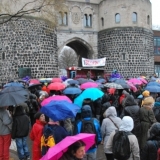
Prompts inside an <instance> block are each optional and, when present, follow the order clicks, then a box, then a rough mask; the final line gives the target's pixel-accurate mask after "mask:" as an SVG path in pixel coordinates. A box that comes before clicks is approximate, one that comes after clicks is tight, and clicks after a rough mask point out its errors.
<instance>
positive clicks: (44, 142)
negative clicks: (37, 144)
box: [41, 125, 56, 155]
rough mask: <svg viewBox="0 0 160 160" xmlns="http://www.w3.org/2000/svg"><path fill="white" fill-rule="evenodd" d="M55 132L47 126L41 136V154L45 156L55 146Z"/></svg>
mask: <svg viewBox="0 0 160 160" xmlns="http://www.w3.org/2000/svg"><path fill="white" fill-rule="evenodd" d="M55 144H56V143H55V139H54V130H53V129H52V128H51V126H49V125H46V126H45V127H44V129H43V134H42V136H41V153H42V155H45V154H46V153H47V151H48V149H49V148H50V147H53V146H54V145H55Z"/></svg>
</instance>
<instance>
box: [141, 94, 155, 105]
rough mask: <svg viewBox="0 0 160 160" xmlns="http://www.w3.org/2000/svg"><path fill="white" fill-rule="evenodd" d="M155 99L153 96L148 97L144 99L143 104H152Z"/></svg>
mask: <svg viewBox="0 0 160 160" xmlns="http://www.w3.org/2000/svg"><path fill="white" fill-rule="evenodd" d="M154 102H155V101H154V99H153V97H151V96H150V97H146V98H145V99H144V100H143V105H150V104H153V103H154Z"/></svg>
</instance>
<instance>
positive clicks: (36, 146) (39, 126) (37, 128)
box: [29, 112, 46, 160]
mask: <svg viewBox="0 0 160 160" xmlns="http://www.w3.org/2000/svg"><path fill="white" fill-rule="evenodd" d="M34 118H35V119H36V123H34V125H33V127H32V129H31V132H30V135H29V136H30V139H31V140H32V141H33V147H32V160H40V159H41V157H42V154H41V149H40V147H41V136H42V133H43V128H44V126H45V124H46V121H45V115H44V114H43V113H41V112H37V113H36V114H35V116H34Z"/></svg>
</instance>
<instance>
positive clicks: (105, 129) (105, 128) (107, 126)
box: [101, 106, 121, 153]
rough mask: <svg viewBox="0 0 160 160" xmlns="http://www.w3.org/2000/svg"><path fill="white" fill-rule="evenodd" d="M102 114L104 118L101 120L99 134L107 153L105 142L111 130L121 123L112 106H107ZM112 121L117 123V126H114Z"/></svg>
mask: <svg viewBox="0 0 160 160" xmlns="http://www.w3.org/2000/svg"><path fill="white" fill-rule="evenodd" d="M104 114H105V117H106V118H105V119H103V122H102V126H101V134H102V138H103V143H104V145H103V146H104V152H105V153H107V149H106V144H107V141H108V138H109V136H110V134H111V133H112V132H113V131H115V130H118V128H119V127H120V125H121V119H120V118H119V117H117V112H116V109H115V107H113V106H112V107H109V108H108V109H107V110H106V112H105V113H104ZM110 119H111V120H110ZM112 121H113V122H114V123H115V124H116V125H117V127H118V128H117V127H116V126H115V124H114V123H113V122H112Z"/></svg>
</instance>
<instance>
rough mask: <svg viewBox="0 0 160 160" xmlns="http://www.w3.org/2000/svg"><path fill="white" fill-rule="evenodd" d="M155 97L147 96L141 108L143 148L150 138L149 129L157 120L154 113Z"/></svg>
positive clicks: (141, 140)
mask: <svg viewBox="0 0 160 160" xmlns="http://www.w3.org/2000/svg"><path fill="white" fill-rule="evenodd" d="M153 105H154V99H153V97H151V96H150V97H146V98H145V99H144V100H143V106H142V107H141V108H140V112H139V116H140V121H141V136H140V143H139V145H140V149H141V150H142V149H143V147H144V146H145V144H146V141H147V138H148V130H149V129H150V127H151V126H152V124H153V123H155V122H156V119H155V116H154V113H153V110H152V108H153Z"/></svg>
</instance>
